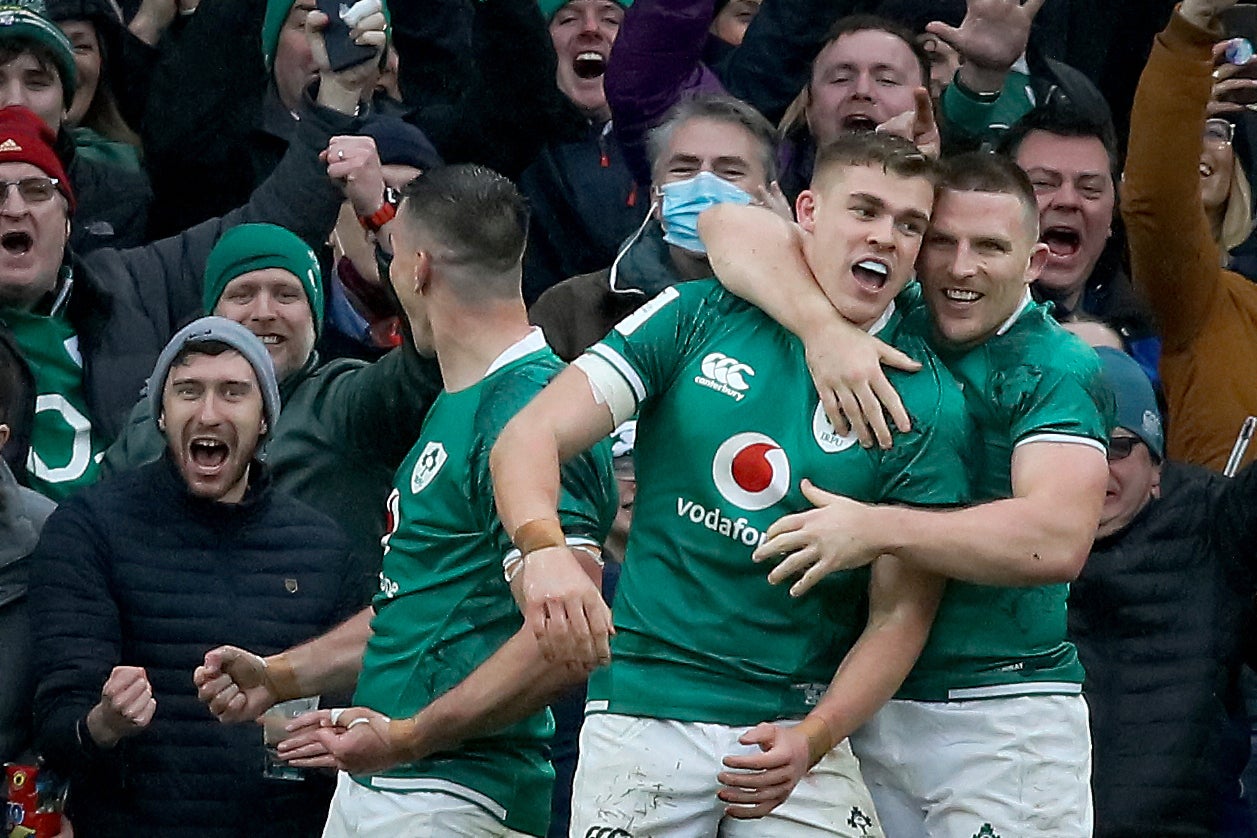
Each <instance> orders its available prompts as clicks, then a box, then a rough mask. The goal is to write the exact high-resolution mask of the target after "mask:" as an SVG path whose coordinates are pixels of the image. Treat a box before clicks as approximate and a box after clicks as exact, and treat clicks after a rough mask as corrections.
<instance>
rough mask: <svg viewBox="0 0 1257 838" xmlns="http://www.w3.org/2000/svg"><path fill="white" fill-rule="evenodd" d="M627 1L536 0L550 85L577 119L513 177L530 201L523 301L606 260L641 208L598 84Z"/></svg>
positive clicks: (642, 203) (641, 200)
mask: <svg viewBox="0 0 1257 838" xmlns="http://www.w3.org/2000/svg"><path fill="white" fill-rule="evenodd" d="M630 2H631V0H624V2H623V3H622V4H621V3H620V2H612V0H569V1H568V2H566V3H564V2H558V0H546V2H543V3H541V6H542V14H543V15H545V17H546V20H547V21H548V22H549V29H550V39H551V42H552V43H553V44H554V51H555V54H556V55H557V56H558V64H557V69H556V75H555V80H556V84H557V85H558V88H559V90H560V91H562V93H563V95H564V96H565V97H566V98H567V100H568V102H569V103H570V107H572V108H574V109H575V110H576V111H578V112H579V119H575V120H573V121H572V123H571V125H572V130H570V131H558V130H556V131H553V132H552V133H551V137H550V141H549V142H548V143H547V144H546V145H545V147H544V148H542V150H541V154H540V155H539V156H538V158H537V159H536V161H534V162H533V164H532V165H531V166H529V167H528V168H527V169H526V170H524V173H523V175H522V176H521V177H520V180H519V184H520V189H521V191H523V193H524V196H525V197H526V198H527V199H528V202H529V205H530V206H531V207H532V221H531V223H530V226H529V230H528V250H527V251H526V252H525V254H524V303H525V305H529V306H531V305H532V303H533V302H534V301H535V300H536V299H537V298H538V297H539V296H541V294H542V293H543V292H544V291H545V290H546V289H547V288H549V287H551V286H552V285H555V284H557V283H559V282H561V281H563V280H564V279H567V278H568V277H570V276H575V275H576V274H583V273H587V272H589V271H595V270H601V269H602V268H605V267H606V266H607V265H610V264H611V260H612V259H614V258H615V254H616V249H617V248H618V247H619V245H620V243H621V242H622V241H624V239H625V238H627V237H628V236H629V235H631V234H632V232H633V231H634V230H635V229H637V227H638V226H639V224H640V223H641V220H642V216H643V215H644V214H645V212H646V208H647V201H646V196H645V194H643V190H641V189H639V184H637V183H635V182H634V180H633V176H632V174H630V172H629V170H628V167H627V166H626V164H625V162H624V158H623V155H622V154H621V152H620V148H619V145H618V144H617V143H616V142H615V137H614V136H613V134H612V133H611V122H610V120H611V109H610V107H609V106H608V105H607V97H606V93H605V91H604V90H603V78H604V76H605V75H606V69H607V60H608V59H609V58H610V55H611V45H612V44H613V43H614V42H615V39H616V34H617V32H618V31H619V28H620V22H621V21H622V20H623V19H624V8H625V7H627V6H628V5H629V4H630ZM640 186H645V184H640Z"/></svg>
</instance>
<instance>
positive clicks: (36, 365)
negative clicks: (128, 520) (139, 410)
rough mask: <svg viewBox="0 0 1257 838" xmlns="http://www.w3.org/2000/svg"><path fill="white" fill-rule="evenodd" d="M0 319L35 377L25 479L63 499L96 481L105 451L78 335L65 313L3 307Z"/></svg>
mask: <svg viewBox="0 0 1257 838" xmlns="http://www.w3.org/2000/svg"><path fill="white" fill-rule="evenodd" d="M0 319H3V320H4V322H5V323H6V324H7V325H8V327H9V329H10V330H12V332H13V337H14V339H15V340H16V341H17V344H18V346H19V347H20V348H21V350H22V355H23V357H24V358H25V359H26V363H27V364H29V365H30V368H31V374H32V375H33V376H34V377H35V393H36V397H35V425H34V427H33V428H31V450H30V454H29V455H28V456H27V460H26V471H27V482H28V483H29V484H30V487H31V488H32V489H34V490H35V491H37V492H39V493H40V494H42V495H46V496H47V497H50V498H52V499H53V500H55V501H60V500H63V499H64V498H66V497H67V496H68V495H70V494H72V493H73V492H75V491H76V490H78V489H81V488H82V487H84V486H88V485H91V484H92V483H95V482H96V481H97V479H99V477H100V460H101V457H103V456H104V450H105V446H104V445H103V444H102V442H101V440H100V439H99V437H98V435H97V434H94V433H92V420H91V417H90V416H88V410H87V398H86V396H85V395H84V392H83V359H82V357H80V355H79V344H78V335H76V334H75V333H74V329H73V327H72V326H70V323H69V321H68V320H66V319H65V317H64V316H52V317H50V316H47V315H42V314H31V313H29V312H25V311H18V310H16V309H4V311H3V312H0Z"/></svg>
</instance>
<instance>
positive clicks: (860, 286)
mask: <svg viewBox="0 0 1257 838" xmlns="http://www.w3.org/2000/svg"><path fill="white" fill-rule="evenodd" d="M933 175H934V169H933V164H932V163H931V162H930V161H929V160H927V158H926V157H925V156H924V155H922V154H920V153H919V152H918V151H917V150H916V148H915V147H914V146H913V145H912V144H911V143H909V142H908V141H906V140H903V139H900V138H898V137H894V136H887V135H877V134H873V133H867V134H860V135H848V136H844V137H842V138H841V139H839V140H837V141H835V142H833V143H831V144H830V145H829V146H827V147H826V148H825V149H824V150H823V151H822V152H821V155H820V157H819V158H818V160H817V164H816V173H815V182H814V187H815V188H814V190H808V191H806V192H804V193H803V194H802V195H801V196H800V198H799V204H798V210H799V218H800V227H801V231H800V232H799V239H800V240H801V242H802V245H801V246H802V248H803V252H804V257H803V258H804V260H805V261H806V262H807V263H808V264H809V265H811V266H813V268H814V270H816V272H817V273H818V275H820V276H821V277H822V278H821V279H820V280H819V282H820V287H821V288H823V290H822V291H821V295H822V297H823V298H824V300H825V304H826V305H829V306H833V307H836V308H837V309H838V310H839V311H841V312H842V314H843V316H845V317H848V318H850V319H851V321H852V322H854V323H858V324H859V326H860V328H863V329H868V330H869V331H871V332H878V333H880V334H882V335H883V336H884V337H886V338H887V339H888V340H891V341H893V342H895V343H896V344H897V345H899V346H901V347H903V348H906V349H909V351H912V352H914V353H919V354H921V355H922V356H923V357H924V366H925V371H924V372H922V373H920V374H918V375H915V376H905V377H904V378H903V385H904V386H905V399H906V401H907V402H908V403H909V404H910V405H912V407H911V410H912V411H913V412H914V414H916V415H917V416H919V417H920V418H921V425H920V427H919V428H916V429H914V431H913V432H912V433H911V434H908V435H905V436H903V437H901V438H900V441H899V443H900V444H899V447H897V448H895V449H892V450H891V451H880V450H879V451H875V452H866V451H864V450H863V449H861V448H860V447H859V446H857V445H855V438H854V436H847V437H838V436H837V435H836V434H834V433H833V432H832V429H831V428H829V426H828V423H826V422H825V417H824V414H823V413H822V412H821V408H820V405H819V404H818V403H817V401H816V394H815V391H814V390H813V388H812V386H811V384H810V380H809V377H808V375H807V370H806V366H805V364H804V359H803V357H802V353H801V351H800V349H801V348H800V347H799V345H798V344H797V343H796V342H795V341H794V340H793V339H792V338H790V336H789V335H787V334H785V333H784V331H783V330H782V329H780V327H778V326H777V325H776V324H774V323H772V322H771V321H770V320H769V318H768V317H767V315H765V314H764V313H762V312H760V311H758V310H756V309H754V308H752V307H751V306H749V305H748V304H746V303H744V302H743V301H741V300H738V299H736V298H734V297H733V296H732V295H731V294H729V293H728V292H726V291H724V289H722V288H721V287H720V286H719V285H717V284H716V283H714V282H711V281H708V282H691V283H685V284H683V285H681V286H679V287H676V288H669V289H667V290H666V291H664V292H663V293H661V294H660V295H659V296H657V297H656V298H655V300H654V301H653V302H651V303H650V304H648V305H647V306H645V307H643V308H642V309H640V310H639V311H637V312H636V313H634V314H633V315H631V316H630V317H629V318H628V319H627V320H625V321H624V322H622V323H621V324H620V325H619V326H618V327H617V329H616V330H615V331H613V332H612V333H611V334H610V335H608V336H607V338H606V339H605V340H604V341H603V342H601V343H599V344H597V345H595V346H594V347H593V348H592V349H591V350H590V351H589V352H588V353H587V354H585V355H583V356H582V357H581V358H580V359H578V360H577V361H576V362H575V363H574V364H573V367H572V368H570V369H569V370H567V371H565V372H564V373H562V374H561V375H560V376H558V377H557V378H555V380H554V381H553V382H552V383H551V384H550V385H549V386H548V387H547V389H546V390H545V391H544V392H543V393H542V394H541V395H540V396H538V398H537V399H536V401H534V402H533V403H532V404H530V405H529V406H528V407H526V408H525V409H524V410H523V411H522V412H521V413H520V415H519V416H518V417H517V418H516V419H515V420H514V421H513V422H512V423H511V424H510V425H509V426H508V428H507V430H506V431H505V432H503V435H502V439H501V441H500V442H499V444H498V446H497V448H496V449H495V450H494V456H493V465H494V469H493V472H494V483H495V486H496V491H497V497H498V510H499V512H500V513H501V515H502V518H503V521H504V523H506V525H507V526H508V527H511V528H517V529H515V531H516V535H515V539H516V542H517V543H518V544H520V545H521V547H523V546H524V545H525V543H531V544H532V545H533V546H532V549H531V550H529V549H527V548H525V553H526V558H525V562H524V568H523V571H522V573H523V576H524V577H525V591H527V593H528V599H527V603H526V615H527V619H528V621H529V623H530V624H532V626H534V627H535V628H536V630H538V631H541V630H542V629H543V628H544V629H545V630H546V631H547V636H548V637H550V638H553V637H555V636H556V635H561V634H563V633H564V630H563V628H562V623H563V621H564V620H565V619H566V618H567V616H568V615H577V614H579V615H580V616H579V617H577V618H576V619H577V620H578V621H579V622H578V625H579V626H586V625H588V627H589V628H590V629H592V632H593V633H592V642H591V643H589V644H584V643H579V642H578V644H576V648H575V649H571V650H568V649H563V648H560V649H559V650H558V651H560V652H568V653H571V652H577V653H579V654H578V655H574V657H583V656H584V655H588V654H590V653H591V652H593V651H594V650H596V649H597V647H598V645H601V644H605V643H606V639H605V634H601V633H600V629H601V630H602V631H605V626H604V625H603V624H602V621H603V620H605V619H606V618H607V616H608V615H607V612H606V609H605V608H604V607H603V606H602V604H601V602H600V601H598V600H597V599H596V591H595V590H594V589H593V588H592V586H590V585H579V586H576V585H574V584H573V583H574V580H575V581H580V574H579V571H578V570H577V569H576V568H575V567H574V561H573V559H572V557H571V555H570V553H569V552H568V551H565V550H562V549H545V548H561V547H562V543H563V542H562V531H561V530H560V528H559V521H558V520H557V519H556V517H555V505H554V487H555V486H556V485H557V483H558V476H559V475H558V470H557V468H556V466H557V463H558V462H559V461H560V459H561V458H562V457H566V456H568V455H569V454H570V453H571V452H573V451H577V450H580V449H581V448H582V447H583V446H585V445H588V444H589V443H590V442H591V441H593V440H596V439H599V438H600V437H602V436H604V435H606V434H607V433H609V432H610V431H611V430H612V428H614V427H615V426H616V425H617V424H618V423H620V422H623V421H624V420H625V419H627V418H629V417H630V416H632V415H635V414H636V413H637V412H638V411H639V409H640V418H639V420H638V422H637V436H636V443H635V446H634V458H635V461H636V464H637V474H638V478H639V485H638V491H637V494H636V498H635V507H634V516H633V525H632V530H631V532H630V535H629V548H628V556H627V558H626V560H625V569H624V574H623V576H622V577H621V579H620V582H619V586H618V589H617V591H616V599H615V608H614V616H615V621H616V624H615V627H616V635H615V637H614V639H613V641H612V647H611V655H610V657H611V663H610V666H609V667H607V668H604V669H600V670H598V671H597V672H595V673H594V675H593V677H592V678H591V680H590V684H589V697H590V699H591V700H590V703H589V706H588V716H587V718H586V720H585V725H584V728H583V730H582V731H581V748H580V758H579V761H578V763H577V772H576V781H575V788H574V790H573V796H572V830H571V834H572V835H586V834H588V835H594V834H610V833H612V832H615V831H617V830H619V831H628V830H633V831H635V832H639V833H642V834H649V835H656V836H674V835H675V836H681V835H716V834H741V835H765V836H791V835H800V836H801V835H819V834H831V835H843V836H856V835H881V834H882V828H881V827H880V826H879V825H878V819H877V817H876V815H875V814H874V812H873V810H872V806H871V802H870V799H869V796H868V792H867V790H866V789H865V787H864V781H863V779H862V778H861V776H860V767H859V766H858V765H857V763H856V762H855V760H854V759H853V758H852V757H851V754H850V751H849V750H848V745H847V743H846V741H845V740H846V738H847V735H848V734H849V733H850V732H851V731H853V730H854V729H855V728H857V727H858V726H859V725H861V724H862V723H863V722H864V721H865V720H866V719H867V718H868V717H869V716H870V715H871V714H872V713H873V712H874V711H875V710H876V709H877V708H878V707H879V706H881V704H882V703H883V702H885V701H886V699H887V698H889V697H890V695H891V694H892V693H893V692H894V691H895V689H897V684H898V682H899V681H900V680H901V679H902V678H903V676H904V675H906V674H907V671H908V669H909V668H910V667H911V663H912V661H913V659H915V657H916V654H917V653H918V652H919V650H920V648H921V645H922V644H923V643H924V641H925V633H926V632H927V631H928V627H929V622H930V620H931V619H932V618H933V612H934V609H935V604H936V602H937V599H938V596H939V594H940V593H941V586H939V585H938V582H939V580H938V578H937V577H934V576H932V574H929V573H924V572H920V573H918V572H915V571H907V570H906V568H905V567H904V566H903V565H900V564H899V563H898V562H896V561H895V560H893V559H892V560H891V561H890V562H879V563H878V564H877V565H876V566H875V567H874V568H873V569H872V570H871V575H866V574H865V573H864V572H857V573H854V574H841V575H839V576H836V577H834V578H833V579H831V580H830V581H829V583H828V584H827V585H826V587H825V588H824V589H823V590H821V591H817V592H816V593H815V594H814V595H813V596H810V597H806V598H802V599H797V600H792V599H791V598H790V597H789V596H787V595H786V594H785V592H784V591H781V590H780V589H774V588H773V587H772V586H771V585H769V584H767V582H766V581H765V580H764V578H763V576H762V574H761V572H760V571H759V570H758V569H757V568H756V566H755V565H754V564H753V563H751V562H750V561H749V560H748V559H749V557H750V552H751V548H752V547H753V546H754V545H756V544H758V543H760V542H761V541H762V540H764V539H765V538H767V534H766V531H767V529H768V527H769V525H770V523H771V522H772V521H774V520H776V519H777V518H778V517H779V516H780V515H781V514H782V513H784V512H789V511H798V510H801V509H803V508H805V507H806V506H807V505H808V501H807V499H806V494H807V493H808V492H809V491H810V490H811V488H812V487H811V484H810V483H809V482H808V481H809V480H815V481H817V482H818V483H822V484H824V485H826V486H828V487H829V488H830V489H831V490H833V491H841V492H845V493H847V494H851V495H854V496H857V497H862V498H864V499H865V500H874V499H884V500H887V501H893V502H901V503H916V504H923V505H932V504H950V503H955V502H958V501H960V500H962V499H963V497H964V494H965V481H964V476H963V467H962V464H961V462H960V459H959V455H958V446H959V445H961V444H962V443H961V440H962V438H963V436H964V423H963V404H962V400H961V398H960V397H959V393H958V392H957V390H956V388H955V386H954V384H953V382H952V380H951V379H950V376H949V375H948V374H947V373H946V372H945V371H944V370H943V368H942V364H941V362H939V361H938V360H937V358H935V357H932V356H930V354H929V351H928V350H927V349H926V347H925V344H924V340H923V339H922V338H921V337H919V333H917V332H914V331H912V330H911V329H909V328H908V327H907V325H906V324H905V322H904V321H902V320H901V319H900V318H899V316H898V313H897V311H896V310H895V308H894V307H893V298H894V294H895V293H896V292H898V291H899V290H900V289H902V288H903V286H904V284H905V283H906V282H908V280H909V278H910V274H911V272H912V264H913V262H914V260H915V256H916V251H917V249H918V248H919V247H920V238H919V236H920V235H921V234H922V233H924V229H925V226H926V223H927V219H928V217H929V212H930V209H931V205H932V203H933V185H932V178H933ZM783 223H784V222H783ZM694 417H702V419H701V421H694ZM761 431H762V432H765V433H761ZM767 434H771V436H768V435H767ZM908 469H911V473H912V479H906V478H907V470H908ZM752 471H753V472H754V473H755V474H756V475H757V476H756V477H754V478H752V477H751V476H750V475H751V473H752ZM800 478H803V483H802V487H803V488H802V491H801V492H800V491H798V490H796V488H795V487H796V486H798V485H799V482H798V481H799V479H800ZM543 528H544V529H543ZM538 530H540V531H542V532H543V533H544V536H539V535H534V534H532V533H536V532H537V531H538ZM731 542H732V543H731ZM578 588H579V592H578V593H577V595H576V596H566V595H564V594H563V593H560V592H566V591H572V592H577V591H578ZM865 592H867V595H868V599H867V600H865V596H864V595H865ZM542 602H545V608H544V610H543V609H542V608H541V607H539V606H540V605H541V603H542ZM683 603H685V604H686V605H682V604H683ZM586 615H589V616H588V617H587V616H586ZM866 618H867V622H866ZM586 645H588V646H589V648H588V649H586V648H585V646H586ZM602 651H603V652H604V653H605V652H606V649H605V646H604V648H603V649H602ZM835 670H837V672H836V674H835ZM804 685H806V686H804ZM742 769H749V770H750V771H752V772H755V771H759V772H761V773H760V774H759V776H756V775H755V774H748V773H746V772H745V771H743V770H742ZM805 775H806V777H807V779H806V781H804V782H802V783H799V780H800V779H801V778H802V777H804V776H805ZM796 783H797V784H798V785H796ZM760 816H766V817H765V820H763V821H761V822H759V823H755V824H739V820H740V819H745V818H757V817H760ZM887 834H890V835H896V836H897V835H898V834H899V833H897V832H894V831H888V832H887Z"/></svg>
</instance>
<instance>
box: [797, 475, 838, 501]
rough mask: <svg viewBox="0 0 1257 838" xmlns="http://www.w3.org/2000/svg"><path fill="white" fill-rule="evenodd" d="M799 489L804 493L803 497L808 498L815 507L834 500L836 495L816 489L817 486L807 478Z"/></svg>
mask: <svg viewBox="0 0 1257 838" xmlns="http://www.w3.org/2000/svg"><path fill="white" fill-rule="evenodd" d="M799 488H800V489H801V490H802V491H803V497H805V498H807V499H808V501H809V502H810V503H811V504H812V505H813V506H821V505H823V504H826V503H829V502H830V501H831V500H833V498H834V495H832V494H831V493H829V492H826V491H825V490H824V489H818V488H816V484H815V483H813V482H812V481H811V480H808V479H807V478H806V477H805V478H803V482H802V483H800V484H799Z"/></svg>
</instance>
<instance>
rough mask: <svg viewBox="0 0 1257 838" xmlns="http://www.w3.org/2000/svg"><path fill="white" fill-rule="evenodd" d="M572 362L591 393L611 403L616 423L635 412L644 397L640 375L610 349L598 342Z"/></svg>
mask: <svg viewBox="0 0 1257 838" xmlns="http://www.w3.org/2000/svg"><path fill="white" fill-rule="evenodd" d="M572 365H573V366H575V367H579V368H580V370H581V371H582V372H584V373H585V375H586V376H587V377H588V378H589V383H590V384H591V385H592V386H593V387H594V394H595V395H601V396H602V397H603V398H604V399H605V400H606V402H607V404H609V405H610V406H611V414H612V416H613V417H614V419H615V424H616V427H619V426H620V425H621V424H622V423H624V422H626V421H627V420H628V419H630V418H631V417H632V416H633V414H634V413H636V412H637V405H638V404H639V403H641V401H642V399H644V398H646V385H645V383H643V382H642V378H641V376H639V375H638V374H637V370H635V369H633V367H632V366H631V365H630V364H629V362H628V361H626V360H625V359H624V356H622V355H620V354H619V353H618V352H616V351H615V350H614V349H611V348H609V347H607V346H604V345H602V344H598V345H596V346H594V347H593V348H591V349H590V350H589V351H588V352H586V353H585V354H584V355H582V356H580V357H579V358H577V359H576V360H575V361H573V362H572Z"/></svg>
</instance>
